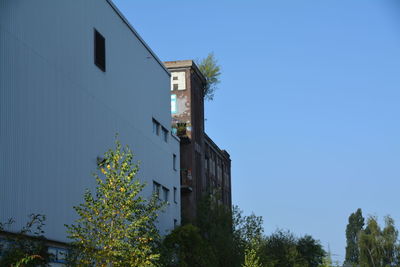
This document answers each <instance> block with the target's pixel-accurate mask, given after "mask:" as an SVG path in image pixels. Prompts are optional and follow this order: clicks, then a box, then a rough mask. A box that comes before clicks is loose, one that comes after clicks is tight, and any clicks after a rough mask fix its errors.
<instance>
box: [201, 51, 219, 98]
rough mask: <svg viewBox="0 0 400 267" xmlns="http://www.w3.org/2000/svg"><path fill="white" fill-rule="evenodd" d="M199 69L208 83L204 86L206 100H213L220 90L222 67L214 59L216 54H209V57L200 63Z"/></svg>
mask: <svg viewBox="0 0 400 267" xmlns="http://www.w3.org/2000/svg"><path fill="white" fill-rule="evenodd" d="M198 67H199V70H200V71H201V73H202V74H203V76H204V78H205V79H206V83H205V85H204V89H203V90H204V98H205V99H206V100H213V99H214V93H215V91H216V90H217V89H218V87H217V85H218V84H219V83H220V79H219V77H220V75H221V66H220V65H218V62H217V60H216V59H215V57H214V53H209V54H208V56H207V57H206V58H204V59H202V60H201V61H200V62H198Z"/></svg>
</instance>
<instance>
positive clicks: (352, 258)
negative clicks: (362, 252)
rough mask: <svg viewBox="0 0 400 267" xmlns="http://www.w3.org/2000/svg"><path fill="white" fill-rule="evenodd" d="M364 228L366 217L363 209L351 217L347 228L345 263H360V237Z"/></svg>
mask: <svg viewBox="0 0 400 267" xmlns="http://www.w3.org/2000/svg"><path fill="white" fill-rule="evenodd" d="M363 227H364V217H363V216H362V211H361V209H357V211H356V212H354V213H352V214H351V215H350V217H349V222H348V224H347V227H346V257H345V262H346V263H348V264H358V263H359V249H358V235H359V233H360V231H361V230H362V229H363Z"/></svg>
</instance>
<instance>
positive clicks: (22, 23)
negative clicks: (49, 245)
mask: <svg viewBox="0 0 400 267" xmlns="http://www.w3.org/2000/svg"><path fill="white" fill-rule="evenodd" d="M169 86H170V73H169V71H168V70H167V69H166V68H165V66H164V64H163V63H162V62H161V61H160V60H159V59H158V58H157V56H156V55H155V54H154V53H153V52H152V50H151V49H150V48H149V47H148V46H147V44H146V43H145V42H144V41H143V39H142V38H141V37H140V36H139V35H138V34H137V32H136V31H135V30H134V28H133V27H132V26H131V25H130V24H129V22H128V21H127V20H126V19H125V18H124V17H123V15H122V14H121V13H120V12H119V11H118V10H117V8H116V7H115V6H114V4H113V3H112V2H111V0H85V1H69V0H59V1H54V0H35V1H22V0H12V1H9V0H0V122H1V123H0V148H1V149H0V184H1V186H0V221H6V220H7V219H8V218H14V220H15V221H16V223H15V224H14V226H13V227H14V228H12V229H11V230H10V231H15V230H17V229H20V228H21V226H22V225H23V224H24V223H25V222H26V221H27V219H28V217H27V216H28V215H29V214H31V213H38V214H45V215H46V217H47V220H46V227H45V229H44V230H45V232H46V237H47V238H48V239H50V240H53V241H57V242H68V240H67V239H66V229H65V227H64V224H71V223H73V221H74V219H75V218H76V214H75V211H74V210H73V208H72V207H73V206H75V205H78V204H79V203H81V202H82V201H83V193H84V191H85V189H86V188H89V189H90V188H93V185H94V179H92V177H91V173H92V172H93V171H94V170H95V169H96V159H97V158H98V157H101V156H102V155H103V153H104V152H105V151H106V150H107V149H109V148H112V147H114V140H115V134H116V133H119V139H120V140H121V143H122V144H128V145H129V146H130V147H131V148H132V150H133V152H134V154H135V160H139V161H140V162H141V163H140V172H139V177H140V179H141V180H142V181H144V182H146V183H147V186H146V188H145V190H144V191H143V194H144V195H146V196H150V195H151V194H152V193H153V190H156V191H159V192H160V195H161V192H162V197H161V198H162V199H163V200H165V201H168V202H169V203H170V204H169V205H168V206H167V208H166V211H165V212H164V213H162V214H161V217H160V221H159V228H160V232H161V234H165V233H167V232H168V231H169V230H171V229H173V228H174V226H175V225H176V224H179V223H180V220H181V215H180V194H179V191H178V190H179V188H180V174H179V169H180V166H179V163H180V152H179V149H180V148H179V138H177V137H176V136H175V135H174V134H172V133H171V123H170V122H171V113H170V88H169ZM154 96H157V97H154Z"/></svg>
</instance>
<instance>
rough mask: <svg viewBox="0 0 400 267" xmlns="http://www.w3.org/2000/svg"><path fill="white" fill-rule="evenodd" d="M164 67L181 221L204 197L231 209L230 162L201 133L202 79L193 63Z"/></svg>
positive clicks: (192, 213)
mask: <svg viewBox="0 0 400 267" xmlns="http://www.w3.org/2000/svg"><path fill="white" fill-rule="evenodd" d="M164 64H165V66H166V67H167V68H168V70H169V71H170V72H171V113H172V124H173V127H174V128H175V129H176V134H177V135H178V136H179V137H180V139H181V143H180V166H181V209H182V210H181V212H182V220H183V222H190V221H193V220H194V219H195V218H196V215H197V206H198V203H199V201H200V200H201V199H202V197H203V196H204V195H205V194H206V193H212V194H213V195H214V196H215V197H216V198H217V199H218V202H219V203H222V204H224V205H225V206H227V207H229V208H230V207H231V205H232V201H231V160H230V156H229V154H228V152H226V151H225V150H221V149H220V148H219V147H218V146H217V145H216V144H215V143H214V142H213V141H212V140H211V138H210V137H209V136H208V135H207V134H206V133H205V131H204V96H203V88H204V84H205V78H204V76H203V75H202V74H201V72H200V70H199V69H198V67H197V66H196V64H195V63H194V62H193V61H192V60H180V61H169V62H165V63H164Z"/></svg>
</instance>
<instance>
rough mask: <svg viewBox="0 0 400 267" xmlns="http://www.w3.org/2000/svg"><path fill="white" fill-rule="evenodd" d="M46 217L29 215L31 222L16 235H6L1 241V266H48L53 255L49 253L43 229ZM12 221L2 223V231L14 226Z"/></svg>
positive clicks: (0, 224)
mask: <svg viewBox="0 0 400 267" xmlns="http://www.w3.org/2000/svg"><path fill="white" fill-rule="evenodd" d="M45 220H46V217H45V216H44V215H41V214H31V215H29V221H28V222H27V223H26V225H25V226H24V227H23V228H22V229H21V230H20V231H19V232H18V233H17V234H16V235H5V238H4V239H5V240H4V241H5V242H4V241H3V242H4V243H3V242H2V240H0V255H1V257H0V266H11V267H18V266H25V267H29V266H48V262H49V260H50V258H51V255H50V254H49V253H48V247H47V246H46V239H45V237H44V236H43V234H44V231H43V227H44V225H45V223H44V222H45ZM13 223H14V221H13V220H12V219H10V220H9V221H8V222H6V223H0V231H4V230H6V229H5V228H7V227H9V226H10V225H12V224H13Z"/></svg>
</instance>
